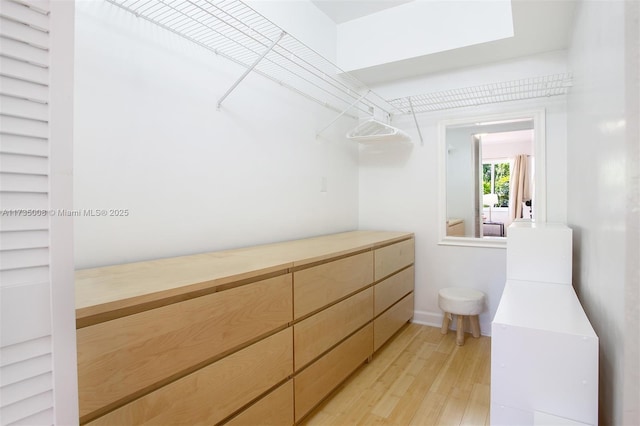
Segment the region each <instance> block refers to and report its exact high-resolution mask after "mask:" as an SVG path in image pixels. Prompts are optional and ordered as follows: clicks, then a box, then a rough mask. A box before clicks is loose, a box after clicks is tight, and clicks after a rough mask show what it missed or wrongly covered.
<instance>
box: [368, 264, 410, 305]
mask: <svg viewBox="0 0 640 426" xmlns="http://www.w3.org/2000/svg"><path fill="white" fill-rule="evenodd" d="M414 274H415V270H414V267H413V266H410V267H408V268H407V269H403V270H402V271H400V272H398V273H397V274H395V275H392V276H390V277H389V278H387V279H386V280H384V281H381V282H379V283H378V284H376V286H375V287H374V289H375V290H374V291H375V293H374V298H375V308H374V316H378V315H380V313H381V312H383V311H384V310H385V309H387V308H388V307H389V306H391V305H393V304H394V303H396V302H397V301H398V300H400V299H402V298H403V297H404V296H406V295H407V294H408V293H410V292H411V291H413V286H414Z"/></svg>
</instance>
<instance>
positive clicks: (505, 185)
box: [482, 163, 511, 207]
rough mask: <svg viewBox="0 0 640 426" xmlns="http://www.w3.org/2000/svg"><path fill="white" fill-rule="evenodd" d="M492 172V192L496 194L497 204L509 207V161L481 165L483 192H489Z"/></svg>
mask: <svg viewBox="0 0 640 426" xmlns="http://www.w3.org/2000/svg"><path fill="white" fill-rule="evenodd" d="M492 174H493V186H494V187H493V192H495V193H496V194H497V195H498V206H499V207H509V181H510V176H511V170H510V167H509V163H485V164H483V165H482V187H483V191H484V193H485V194H490V193H491V189H492V188H491V176H492Z"/></svg>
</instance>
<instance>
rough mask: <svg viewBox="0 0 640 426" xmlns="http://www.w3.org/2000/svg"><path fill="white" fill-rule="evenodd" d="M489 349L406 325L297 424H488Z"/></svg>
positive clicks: (485, 342) (481, 342) (483, 341)
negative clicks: (463, 343)
mask: <svg viewBox="0 0 640 426" xmlns="http://www.w3.org/2000/svg"><path fill="white" fill-rule="evenodd" d="M490 348H491V340H490V338H488V337H482V336H481V337H480V338H479V339H469V341H468V342H467V343H466V344H465V345H464V346H456V343H455V334H454V333H449V334H447V335H442V334H441V333H440V329H439V328H435V327H427V326H421V325H417V324H408V325H407V326H406V327H403V329H402V330H401V331H400V333H398V334H397V335H396V336H395V337H394V338H393V340H391V341H390V342H389V344H388V345H385V346H383V347H382V348H381V349H380V350H379V351H378V352H376V353H375V355H374V357H373V361H372V362H371V363H369V364H365V365H363V366H361V367H360V368H358V370H357V371H356V372H355V373H354V374H353V375H352V376H351V377H349V379H347V380H346V381H345V382H344V383H343V384H342V385H341V386H340V387H339V389H338V391H337V392H335V393H333V394H332V395H331V396H330V398H328V399H327V400H325V401H324V402H323V403H322V404H320V405H319V406H318V407H317V408H315V409H314V410H313V411H312V412H311V413H310V414H309V415H308V417H306V418H305V419H304V420H303V421H302V422H301V423H300V426H312V425H314V426H315V425H331V426H337V425H340V426H352V425H370V424H376V425H393V426H403V425H416V426H426V425H465V424H466V425H483V424H489V423H488V420H489V418H488V413H489V382H488V380H489V378H490V374H489V368H490Z"/></svg>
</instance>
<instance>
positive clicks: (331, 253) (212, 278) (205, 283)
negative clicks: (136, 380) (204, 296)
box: [75, 231, 413, 322]
mask: <svg viewBox="0 0 640 426" xmlns="http://www.w3.org/2000/svg"><path fill="white" fill-rule="evenodd" d="M412 235H413V234H411V233H406V232H387V231H352V232H343V233H339V234H332V235H323V236H319V237H314V238H307V239H302V240H294V241H285V242H281V243H274V244H266V245H261V246H252V247H247V248H240V249H234V250H224V251H218V252H212V253H203V254H197V255H190V256H180V257H173V258H167V259H157V260H149V261H144V262H136V263H129V264H123V265H113V266H105V267H99V268H92V269H83V270H78V271H76V275H75V283H76V318H77V319H78V320H79V321H80V322H82V321H83V320H85V319H88V318H92V317H100V316H105V315H112V316H113V315H119V314H118V311H120V310H124V311H127V310H129V311H130V310H131V309H136V308H137V307H139V306H140V305H142V304H145V303H160V302H162V301H163V300H166V299H170V298H174V297H179V296H181V295H184V294H187V293H191V292H198V291H211V292H212V291H215V290H216V289H217V288H219V287H223V286H229V285H233V284H234V283H236V282H238V281H242V280H251V279H253V280H256V279H260V278H261V277H262V276H265V275H269V274H277V273H283V272H286V271H287V270H288V269H290V268H292V267H300V266H304V265H308V264H310V263H314V262H320V261H328V260H330V259H333V258H335V257H337V256H346V255H349V254H353V253H357V252H360V251H365V250H372V249H374V248H376V247H378V246H380V245H382V244H388V243H390V242H395V241H401V240H405V239H407V238H411V237H412ZM128 313H131V312H128Z"/></svg>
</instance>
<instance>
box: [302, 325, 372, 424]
mask: <svg viewBox="0 0 640 426" xmlns="http://www.w3.org/2000/svg"><path fill="white" fill-rule="evenodd" d="M372 346H373V326H372V324H369V325H367V326H365V327H364V328H363V329H362V330H360V331H358V332H357V333H355V334H354V335H353V336H351V337H350V338H348V339H347V340H345V341H344V342H342V343H341V344H340V345H338V346H336V347H335V348H334V349H333V350H332V351H331V352H329V353H328V354H327V355H325V356H324V357H322V358H320V359H319V360H318V361H316V362H315V363H313V364H311V365H310V366H309V367H308V368H307V369H305V370H303V371H302V372H300V373H299V374H298V375H296V376H295V377H294V379H293V380H294V389H295V401H296V406H295V413H296V421H299V420H300V419H301V418H302V417H304V416H305V415H306V414H307V413H308V412H309V411H310V410H311V409H312V408H313V407H315V406H316V405H317V404H318V403H319V402H320V401H322V399H323V398H324V397H326V396H327V395H328V394H329V393H330V392H331V391H332V390H333V389H334V388H335V387H336V386H338V385H339V384H340V383H341V382H342V381H343V380H344V379H346V378H347V377H348V376H349V375H350V374H351V373H352V372H353V371H354V370H355V369H356V368H358V367H359V366H360V365H361V364H362V363H363V362H364V361H365V360H366V359H367V358H368V357H369V356H370V355H371V353H372Z"/></svg>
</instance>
